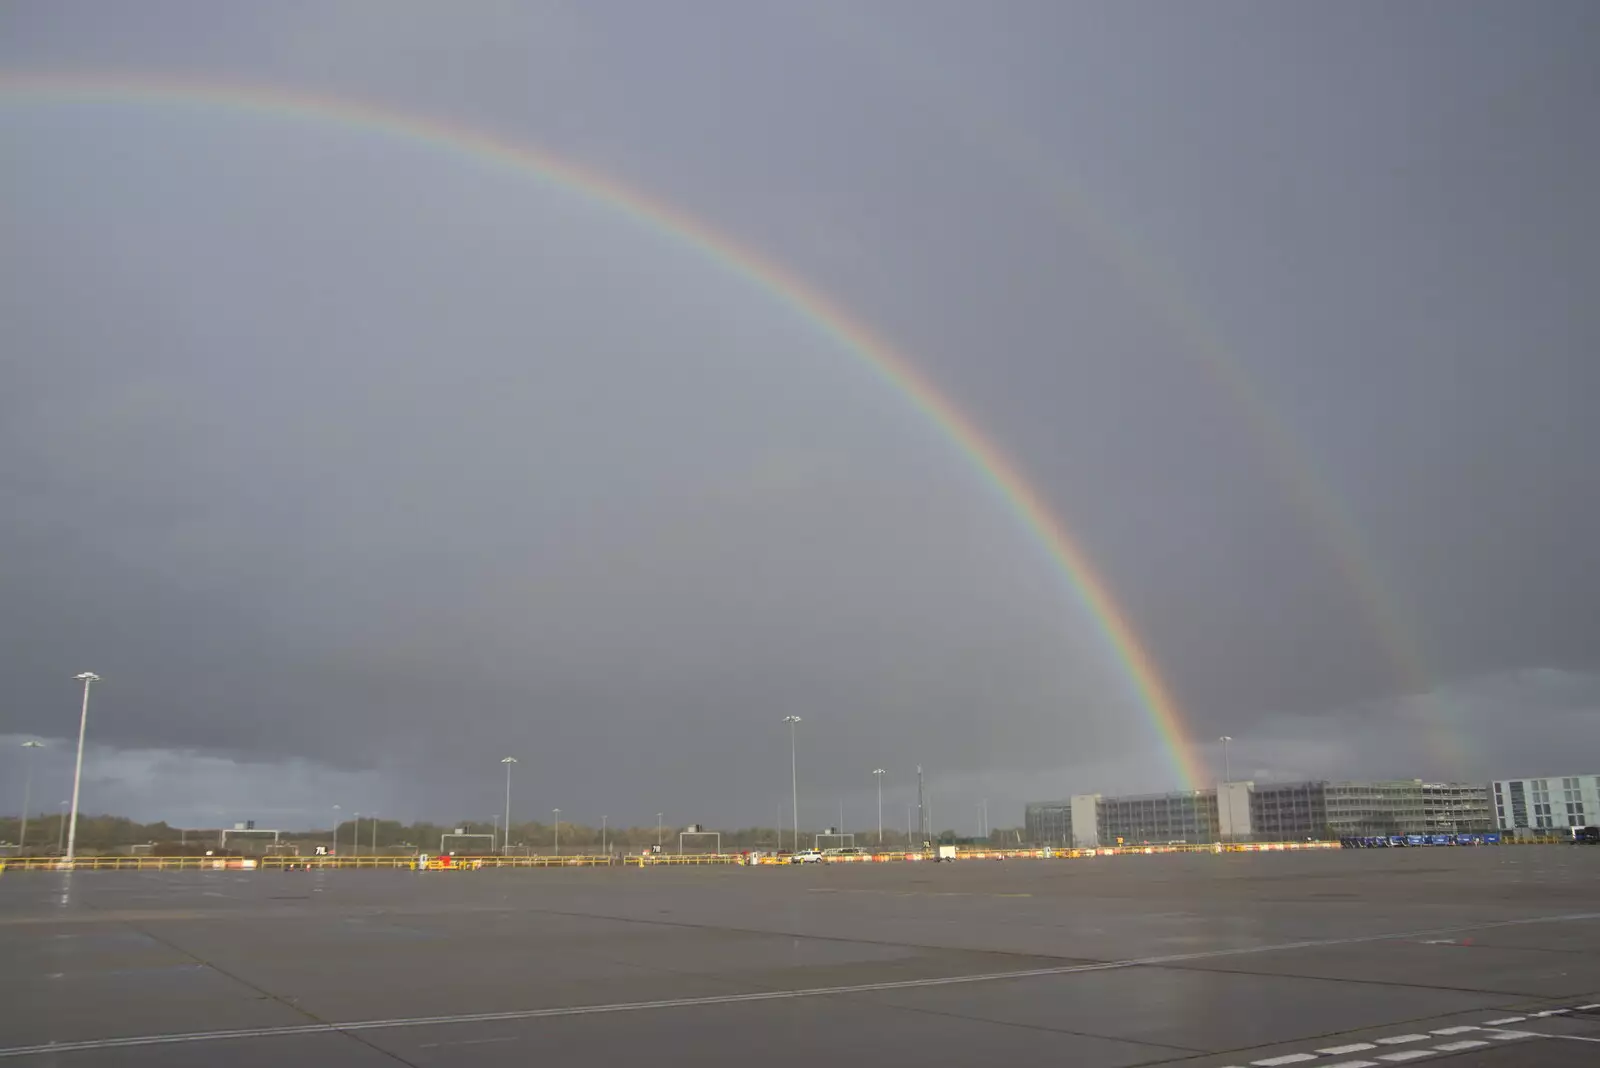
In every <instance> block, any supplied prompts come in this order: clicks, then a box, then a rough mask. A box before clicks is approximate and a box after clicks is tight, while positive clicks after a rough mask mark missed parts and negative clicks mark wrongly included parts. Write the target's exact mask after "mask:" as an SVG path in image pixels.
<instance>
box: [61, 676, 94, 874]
mask: <svg viewBox="0 0 1600 1068" xmlns="http://www.w3.org/2000/svg"><path fill="white" fill-rule="evenodd" d="M77 678H78V681H79V682H82V683H83V712H82V713H80V714H79V716H78V765H77V767H76V768H75V769H74V770H73V772H72V825H71V826H70V827H68V828H67V863H68V864H70V863H72V858H73V857H74V856H75V855H76V854H77V851H78V787H79V786H81V785H82V784H83V736H84V734H85V733H86V732H87V731H88V729H89V687H90V686H93V685H94V684H95V683H97V682H99V681H100V676H99V675H96V674H95V673H94V672H92V671H85V672H82V673H80V674H79V675H78V676H77Z"/></svg>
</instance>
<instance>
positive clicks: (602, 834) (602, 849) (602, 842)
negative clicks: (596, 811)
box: [600, 816, 610, 856]
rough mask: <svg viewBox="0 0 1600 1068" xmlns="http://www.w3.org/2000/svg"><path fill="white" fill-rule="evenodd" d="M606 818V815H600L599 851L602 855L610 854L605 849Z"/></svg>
mask: <svg viewBox="0 0 1600 1068" xmlns="http://www.w3.org/2000/svg"><path fill="white" fill-rule="evenodd" d="M608 818H609V817H607V816H601V817H600V852H601V854H602V855H604V856H610V853H609V852H607V850H606V820H607V819H608Z"/></svg>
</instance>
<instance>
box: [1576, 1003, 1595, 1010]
mask: <svg viewBox="0 0 1600 1068" xmlns="http://www.w3.org/2000/svg"><path fill="white" fill-rule="evenodd" d="M1591 1009H1600V1003H1596V1004H1594V1005H1579V1006H1578V1011H1579V1012H1588V1011H1589V1010H1591Z"/></svg>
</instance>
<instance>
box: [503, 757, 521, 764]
mask: <svg viewBox="0 0 1600 1068" xmlns="http://www.w3.org/2000/svg"><path fill="white" fill-rule="evenodd" d="M516 762H517V758H516V757H506V758H505V759H504V760H502V761H500V763H502V764H515V763H516Z"/></svg>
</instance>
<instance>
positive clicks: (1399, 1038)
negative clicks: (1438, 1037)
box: [1372, 1035, 1433, 1046]
mask: <svg viewBox="0 0 1600 1068" xmlns="http://www.w3.org/2000/svg"><path fill="white" fill-rule="evenodd" d="M1432 1037H1433V1036H1432V1035H1390V1036H1389V1037H1388V1038H1375V1039H1373V1040H1372V1041H1374V1042H1376V1043H1377V1044H1378V1045H1380V1046H1398V1045H1400V1044H1401V1043H1402V1042H1426V1041H1428V1039H1430V1038H1432Z"/></svg>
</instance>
